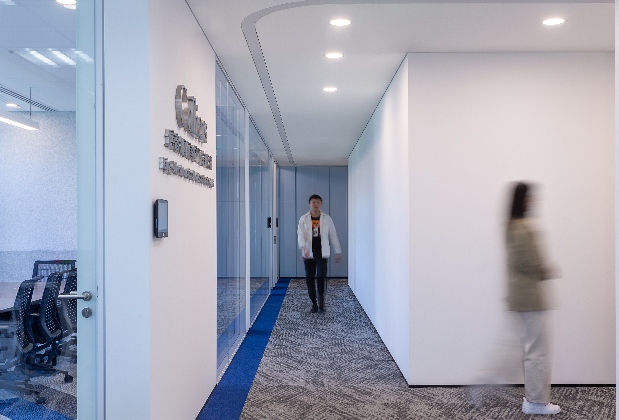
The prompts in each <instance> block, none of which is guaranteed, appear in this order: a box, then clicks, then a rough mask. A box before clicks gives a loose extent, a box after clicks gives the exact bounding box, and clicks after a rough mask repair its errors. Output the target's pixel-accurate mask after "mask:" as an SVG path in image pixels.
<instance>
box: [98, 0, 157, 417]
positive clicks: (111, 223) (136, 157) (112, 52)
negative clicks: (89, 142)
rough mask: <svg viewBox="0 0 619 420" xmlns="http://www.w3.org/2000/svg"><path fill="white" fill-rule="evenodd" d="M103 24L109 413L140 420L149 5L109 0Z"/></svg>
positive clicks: (145, 320)
mask: <svg viewBox="0 0 619 420" xmlns="http://www.w3.org/2000/svg"><path fill="white" fill-rule="evenodd" d="M104 22H105V28H106V30H105V32H104V58H105V61H104V74H105V86H104V96H105V109H104V113H105V114H104V118H105V131H104V133H105V134H104V136H105V137H104V162H105V163H104V182H105V191H104V195H105V197H104V211H105V214H104V218H105V224H104V226H105V228H104V229H105V245H104V249H105V250H104V252H105V256H104V261H105V262H104V268H105V280H104V281H105V295H104V302H105V315H104V316H105V332H104V336H103V340H104V343H105V344H104V345H105V415H106V418H110V419H136V420H142V419H148V418H149V416H150V357H151V354H150V312H151V310H150V277H149V276H150V266H149V262H150V259H149V253H150V235H151V217H150V215H151V212H152V210H151V204H150V194H149V189H150V186H149V185H150V179H149V163H150V162H149V161H150V157H149V129H148V128H149V110H148V108H149V84H148V77H149V68H148V64H149V63H148V52H149V50H148V0H135V1H131V2H125V1H122V0H106V1H105V4H104ZM107 28H112V29H109V30H108V29H107ZM128 256H129V257H128Z"/></svg>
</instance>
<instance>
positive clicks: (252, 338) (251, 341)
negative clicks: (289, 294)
mask: <svg viewBox="0 0 619 420" xmlns="http://www.w3.org/2000/svg"><path fill="white" fill-rule="evenodd" d="M289 283H290V279H288V278H282V279H279V281H278V282H277V283H276V284H275V287H274V288H273V290H271V295H270V296H269V297H268V299H267V301H266V302H265V304H264V306H263V307H262V310H261V311H260V314H259V315H258V317H257V318H256V321H255V322H254V325H252V327H251V328H250V329H249V331H248V332H247V335H246V336H245V339H244V340H243V342H242V343H241V346H240V347H239V349H238V350H237V352H236V354H235V356H234V358H233V359H232V361H231V362H230V365H229V366H228V369H226V372H225V373H224V376H223V377H222V378H221V380H220V381H219V383H218V384H217V386H216V387H215V389H214V390H213V392H212V393H211V396H210V397H209V399H208V400H207V401H206V404H204V407H203V408H202V411H200V414H199V415H198V417H197V418H196V420H210V419H217V420H225V419H238V418H239V417H240V416H241V412H242V411H243V406H244V405H245V400H246V399H247V395H248V394H249V389H250V388H251V384H252V383H253V381H254V377H255V376H256V372H257V371H258V366H259V365H260V360H262V355H263V354H264V350H265V349H266V347H267V344H268V343H269V339H270V338H271V331H273V327H274V326H275V321H276V320H277V317H278V316H279V310H280V309H281V307H282V303H283V302H284V297H285V296H286V291H287V290H288V284H289Z"/></svg>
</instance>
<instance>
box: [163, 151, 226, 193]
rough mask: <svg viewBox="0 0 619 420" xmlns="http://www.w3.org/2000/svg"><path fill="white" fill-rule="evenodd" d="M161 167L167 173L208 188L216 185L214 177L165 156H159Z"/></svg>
mask: <svg viewBox="0 0 619 420" xmlns="http://www.w3.org/2000/svg"><path fill="white" fill-rule="evenodd" d="M159 169H160V170H161V171H162V172H163V173H164V174H166V175H176V176H179V177H181V178H185V179H188V180H190V181H193V182H195V183H196V184H199V185H203V186H205V187H207V188H213V187H215V180H214V179H213V178H209V177H208V176H205V175H202V174H199V173H198V172H196V171H194V170H192V169H188V168H185V167H183V166H181V165H179V164H178V163H176V162H174V161H173V160H168V159H166V158H164V157H160V158H159Z"/></svg>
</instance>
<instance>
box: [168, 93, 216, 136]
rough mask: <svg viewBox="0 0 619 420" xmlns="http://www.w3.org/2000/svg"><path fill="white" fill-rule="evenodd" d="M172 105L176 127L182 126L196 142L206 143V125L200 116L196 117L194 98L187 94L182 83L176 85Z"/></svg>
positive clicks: (196, 108) (196, 109) (196, 106)
mask: <svg viewBox="0 0 619 420" xmlns="http://www.w3.org/2000/svg"><path fill="white" fill-rule="evenodd" d="M174 106H175V109H176V124H177V125H178V128H184V129H185V131H187V134H189V136H190V137H191V138H193V139H195V140H197V141H198V142H200V143H206V141H207V128H208V126H207V124H206V122H204V121H203V120H202V118H200V117H198V104H197V102H196V98H195V97H193V96H187V88H185V86H183V85H178V86H177V87H176V97H175V101H174Z"/></svg>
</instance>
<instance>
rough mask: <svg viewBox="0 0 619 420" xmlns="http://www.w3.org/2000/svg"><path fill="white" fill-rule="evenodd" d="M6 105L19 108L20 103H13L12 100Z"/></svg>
mask: <svg viewBox="0 0 619 420" xmlns="http://www.w3.org/2000/svg"><path fill="white" fill-rule="evenodd" d="M6 106H8V107H9V108H19V105H17V104H14V103H12V102H10V103H8V104H6Z"/></svg>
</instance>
